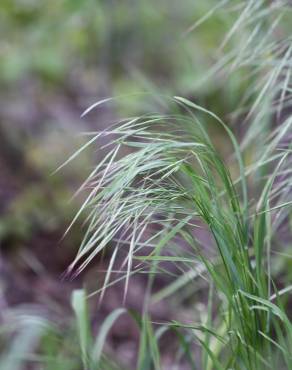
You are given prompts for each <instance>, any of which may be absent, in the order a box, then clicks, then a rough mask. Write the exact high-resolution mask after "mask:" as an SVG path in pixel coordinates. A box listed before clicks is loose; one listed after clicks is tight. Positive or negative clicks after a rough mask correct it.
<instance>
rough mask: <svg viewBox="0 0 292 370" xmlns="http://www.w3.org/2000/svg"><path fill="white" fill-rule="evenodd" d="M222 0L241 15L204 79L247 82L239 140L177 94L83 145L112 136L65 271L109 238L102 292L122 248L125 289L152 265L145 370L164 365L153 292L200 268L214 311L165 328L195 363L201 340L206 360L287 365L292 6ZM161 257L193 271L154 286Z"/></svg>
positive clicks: (215, 365)
mask: <svg viewBox="0 0 292 370" xmlns="http://www.w3.org/2000/svg"><path fill="white" fill-rule="evenodd" d="M226 4H227V5H226ZM226 4H225V3H224V4H220V6H221V5H222V6H223V5H224V6H225V5H226V6H227V8H226V9H227V10H228V9H229V10H230V11H231V12H236V14H238V18H237V19H236V20H235V21H234V24H233V26H232V27H231V29H230V32H229V33H228V34H227V35H226V37H225V39H224V40H223V42H222V45H221V47H220V49H219V52H220V53H223V54H224V57H222V58H221V59H220V60H219V62H218V63H217V64H216V65H215V66H214V68H213V70H211V71H210V73H209V77H210V76H213V75H214V73H216V74H219V75H220V76H221V77H222V78H223V79H224V78H226V76H227V78H231V79H232V78H235V80H236V81H237V84H238V81H239V85H237V89H239V90H240V89H242V88H244V90H245V92H244V94H243V98H242V100H241V105H240V107H239V109H237V111H236V112H234V113H233V114H232V115H231V116H230V117H231V118H232V119H233V120H235V121H237V122H238V120H241V121H243V131H244V137H243V140H241V141H240V142H239V141H238V140H237V138H236V137H235V136H234V134H233V132H232V130H231V129H230V128H229V126H228V125H227V124H225V123H224V122H223V121H222V120H221V119H220V118H219V117H217V116H216V115H215V114H214V113H212V112H211V111H209V110H207V109H204V108H203V107H201V106H199V105H197V104H195V103H193V102H191V101H189V100H187V99H184V98H181V97H175V98H174V99H172V100H171V103H170V104H171V108H170V109H169V110H168V111H170V112H172V113H171V114H153V115H147V114H146V115H142V116H137V117H132V118H130V119H128V120H124V121H122V122H119V123H118V124H114V125H113V126H111V127H110V128H109V129H107V130H105V131H103V132H98V133H97V132H96V133H92V135H91V136H92V138H91V139H90V141H89V142H88V143H87V144H86V145H85V146H84V147H83V148H81V149H80V151H82V150H83V149H85V148H86V147H87V146H88V145H91V144H93V143H95V142H97V141H98V140H100V139H101V138H102V137H105V136H110V137H111V138H112V141H111V144H110V146H109V148H110V150H109V151H108V153H107V155H106V156H105V158H104V160H103V161H101V162H100V163H99V164H98V165H97V166H96V168H94V169H93V171H92V173H91V174H90V176H89V177H88V179H87V180H86V181H85V184H84V185H83V188H84V187H85V188H87V189H88V190H89V194H88V197H87V199H86V201H85V202H84V204H83V206H82V207H81V210H80V212H79V213H78V214H77V216H76V217H78V216H79V215H80V213H81V212H82V211H84V210H85V209H87V210H88V229H87V232H86V234H85V237H84V241H83V243H82V245H81V247H80V250H79V251H78V254H77V256H76V259H75V260H74V262H73V263H72V265H71V266H70V271H75V273H79V272H80V271H82V269H84V268H85V267H86V266H87V264H88V263H89V262H90V261H91V260H92V259H93V258H94V257H95V256H96V255H97V253H99V252H100V251H102V250H103V249H104V248H105V247H107V246H108V245H109V244H112V245H113V246H112V248H113V252H112V254H111V260H110V263H109V266H108V271H107V274H106V278H105V281H104V285H103V287H102V288H101V289H100V290H99V292H100V294H101V298H102V297H103V294H104V291H105V289H106V287H107V286H109V285H110V284H112V282H111V281H110V279H111V272H112V271H113V269H114V266H115V263H116V260H117V256H118V255H119V253H121V254H124V256H125V257H124V259H123V264H122V269H124V271H125V274H124V279H125V297H126V294H127V290H128V287H129V280H130V276H131V275H132V274H133V273H135V272H136V273H138V272H141V270H143V266H147V271H148V274H149V284H148V289H147V291H146V292H145V303H144V311H143V312H144V314H143V318H142V324H141V333H142V334H141V346H142V350H141V351H140V352H139V353H140V356H139V360H138V367H137V368H138V369H150V368H155V369H160V368H161V365H160V360H159V344H158V342H159V340H158V339H157V338H160V336H159V334H156V336H155V335H152V330H153V328H152V325H151V323H150V322H151V318H150V317H149V313H148V307H149V304H150V303H151V300H152V301H153V300H154V301H155V300H159V299H161V298H162V297H165V296H167V295H170V294H173V293H174V292H176V291H177V290H178V289H179V288H181V287H183V286H184V285H185V284H186V282H189V281H194V279H195V278H197V277H198V276H201V275H203V277H205V278H207V279H208V281H209V284H210V293H209V303H208V310H207V311H208V315H207V320H206V321H205V322H196V323H194V324H191V325H185V324H183V323H178V322H172V323H168V324H167V325H164V326H162V328H160V329H158V332H159V330H161V331H163V330H174V331H175V332H176V333H177V335H178V337H179V338H180V340H181V341H180V344H181V349H183V352H184V353H185V355H186V357H187V358H188V359H189V363H190V366H191V368H192V369H196V368H197V367H196V365H195V363H196V361H195V359H194V358H193V356H192V349H193V343H197V344H199V345H200V346H201V359H200V361H199V362H200V365H199V367H200V368H202V369H209V370H210V369H248V370H253V369H254V370H256V369H268V368H271V369H274V368H279V369H280V368H283V369H284V368H285V369H291V368H292V357H291V355H292V354H291V348H292V326H291V322H290V321H289V318H288V313H287V306H285V302H286V300H285V299H283V297H284V296H285V295H286V294H287V293H288V292H289V291H290V290H291V285H287V286H286V287H284V288H283V289H281V290H278V289H277V283H276V281H275V280H274V276H273V275H272V263H273V256H272V252H273V245H274V244H275V240H276V238H277V235H278V234H277V230H278V228H279V226H280V225H281V224H283V222H284V223H285V222H287V217H288V216H289V210H290V206H291V177H290V174H291V170H290V167H291V145H290V140H287V137H288V138H291V125H292V119H291V115H289V114H287V113H285V112H287V111H288V112H289V107H290V102H291V91H290V90H291V89H290V88H289V86H290V83H291V50H292V49H291V37H290V36H288V37H287V34H286V33H285V27H286V25H287V23H286V22H287V19H286V20H285V19H284V21H283V18H285V17H287V15H288V17H289V15H290V14H291V13H290V11H291V9H290V8H289V4H288V3H286V2H273V3H272V4H269V5H268V4H266V2H264V1H249V2H247V3H240V2H238V3H237V4H236V6H234V7H233V5H232V4H231V3H229V2H226ZM220 6H216V7H215V8H214V10H212V11H210V12H209V13H208V14H207V15H206V19H207V18H208V17H209V16H211V15H212V14H213V11H215V10H217V8H220ZM288 19H289V18H288ZM203 21H205V19H202V21H199V22H197V23H196V24H195V25H194V26H193V27H190V29H189V31H190V32H191V31H193V30H194V29H195V28H196V27H198V26H200V25H201V23H203ZM281 22H282V23H281ZM280 23H281V24H282V27H281V28H280V29H279V24H280ZM280 30H281V32H282V34H283V36H282V35H281V32H280ZM279 34H280V35H281V36H280V37H279V36H278V35H279ZM233 76H235V77H233ZM159 99H160V101H161V99H162V98H161V97H160V98H159ZM97 105H99V104H95V105H94V106H92V108H95V107H96V106H97ZM173 105H176V107H173ZM163 109H165V104H164V105H163ZM90 110H91V108H89V110H88V111H90ZM205 122H208V123H209V124H210V123H211V124H217V125H220V126H221V127H222V128H223V129H224V130H225V133H226V136H227V137H228V138H229V140H230V143H231V145H232V147H233V152H234V158H233V159H234V161H233V162H234V163H230V162H229V163H227V162H226V161H224V160H223V158H222V156H221V155H220V153H219V152H218V150H217V149H216V148H215V146H214V144H213V142H212V140H211V138H210V136H209V133H208V130H207V128H206V127H207V126H206V124H205ZM251 151H252V152H253V153H254V154H253V155H252V156H251V155H250V152H251ZM125 153H126V154H125ZM247 156H248V157H249V161H248V162H247V161H246V160H245V157H247ZM235 165H236V167H237V170H234V167H235ZM230 168H232V169H233V170H232V173H230ZM235 174H236V175H235ZM285 220H286V221H285ZM74 221H75V220H73V222H74ZM202 225H203V226H202ZM201 227H204V228H205V229H207V230H208V232H209V235H210V238H209V244H210V245H209V246H206V245H202V243H201V241H200V238H199V237H198V230H199V228H201ZM146 231H147V232H146ZM146 235H147V236H146ZM182 245H184V248H182ZM186 245H187V251H186V249H185V246H186ZM210 246H214V248H213V249H214V250H213V251H212V252H210V251H209V249H210ZM125 251H126V252H125ZM214 251H215V253H214ZM141 254H143V255H141ZM137 261H138V262H139V264H138V265H137V263H136V262H137ZM164 261H168V262H172V263H174V264H176V265H177V264H180V266H183V267H182V269H183V270H184V271H186V272H185V273H184V274H183V275H182V279H181V278H179V279H178V280H176V281H174V282H173V283H172V284H171V285H170V286H169V287H167V288H166V289H164V290H163V292H160V293H156V294H151V288H152V285H153V282H154V279H155V274H156V273H158V272H159V271H160V265H161V263H162V262H164ZM143 263H144V265H143ZM141 266H142V267H141ZM213 287H214V288H215V289H213ZM215 301H216V302H217V304H218V308H217V309H216V310H214V308H213V305H214V302H215ZM218 302H219V303H218ZM182 333H183V334H182ZM141 354H142V355H141Z"/></svg>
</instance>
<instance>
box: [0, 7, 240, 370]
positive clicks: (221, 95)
mask: <svg viewBox="0 0 292 370" xmlns="http://www.w3.org/2000/svg"><path fill="white" fill-rule="evenodd" d="M217 3H219V2H217V1H212V0H205V1H194V0H184V1H169V0H156V1H149V0H123V1H119V0H104V1H102V0H88V1H82V0H74V1H72V0H1V2H0V35H1V40H0V84H1V92H0V94H1V99H0V311H1V312H2V316H3V317H5V320H7V317H9V314H11V313H13V314H14V313H15V312H36V313H37V314H38V315H40V316H41V317H43V318H47V319H49V320H51V321H52V322H54V323H56V325H57V326H59V327H60V328H62V330H61V332H60V333H59V336H57V337H54V339H51V342H52V343H51V347H52V348H54V346H55V347H56V346H60V348H63V347H64V348H63V349H62V350H61V351H60V352H62V353H63V354H64V353H65V354H66V356H67V357H66V356H65V357H66V358H67V360H66V361H67V365H68V367H67V368H65V365H66V364H65V365H64V363H65V362H64V357H63V359H62V360H61V359H60V362H59V363H58V362H57V365H56V363H55V364H54V366H55V367H54V369H63V368H64V369H79V368H80V367H78V366H79V365H78V364H77V362H76V361H75V364H73V363H71V362H72V359H71V358H70V356H72V354H74V353H75V350H76V346H77V344H76V342H75V341H74V339H72V332H73V331H74V329H73V328H74V324H73V323H72V316H73V313H72V309H71V305H70V296H71V292H72V290H73V289H75V288H77V287H83V286H85V287H86V288H87V289H88V290H89V291H94V290H95V289H96V288H97V287H98V284H100V282H102V280H103V277H104V272H105V269H106V266H107V263H108V259H109V256H108V255H107V254H106V253H105V254H104V255H102V256H101V257H97V258H96V260H95V261H94V263H92V264H91V265H90V266H89V267H88V268H87V269H86V270H85V271H84V272H83V273H82V274H81V275H79V276H78V277H76V278H75V279H73V280H71V279H68V278H66V277H64V275H63V273H64V272H65V271H66V268H67V267H68V265H69V264H70V262H72V260H73V258H74V255H75V253H76V251H77V249H78V247H79V244H80V242H81V240H82V236H83V233H84V229H83V228H82V222H83V221H84V219H83V218H82V217H81V218H80V219H79V220H78V222H77V223H76V224H75V225H74V227H73V228H72V230H71V231H70V233H68V235H66V237H65V238H63V234H64V232H65V230H66V228H67V227H68V225H69V223H70V221H71V220H72V218H73V217H74V214H75V213H76V212H77V210H78V208H79V207H80V205H81V202H82V196H77V197H72V196H73V194H74V192H75V191H76V190H77V189H78V187H79V186H80V184H81V183H82V181H83V180H84V178H85V176H86V175H87V174H88V172H89V170H90V168H91V166H92V164H93V163H94V162H95V161H98V160H99V158H100V151H99V148H94V149H93V150H92V151H89V152H86V153H85V154H83V155H81V156H80V157H78V159H76V160H75V161H73V162H72V163H70V165H68V166H66V167H64V168H62V169H61V170H60V171H58V172H56V173H55V172H54V171H55V170H56V169H57V168H58V167H59V166H60V165H61V164H62V163H63V162H64V161H65V160H66V159H67V158H68V157H69V156H70V155H71V154H72V153H73V152H74V151H76V150H77V149H78V147H79V146H80V145H81V144H82V143H83V142H84V138H83V136H82V135H81V133H83V132H86V131H96V130H100V129H102V128H104V127H106V126H107V125H108V124H109V123H110V122H113V120H115V119H118V118H120V117H126V116H129V115H132V114H137V113H140V112H143V111H147V110H149V109H151V105H149V102H148V100H147V99H145V98H144V97H143V95H141V94H140V93H143V92H144V93H149V94H153V96H155V95H158V94H161V95H168V96H173V95H180V96H184V97H187V98H189V99H195V100H196V101H197V102H198V103H200V104H201V105H203V106H204V107H206V108H209V109H211V110H212V111H214V112H215V113H216V114H218V115H219V116H220V117H222V118H223V119H225V120H226V121H228V122H231V123H232V119H231V118H232V116H231V115H230V113H231V112H234V111H235V110H236V108H237V106H238V105H239V104H240V99H241V97H242V90H243V89H244V86H243V85H242V83H239V82H238V78H237V77H238V76H237V75H236V74H235V75H234V77H232V78H228V79H226V78H224V75H221V74H220V73H219V72H218V74H217V73H215V74H213V75H212V78H209V74H208V73H209V71H210V69H211V68H212V66H213V65H214V63H215V62H216V61H217V60H218V56H219V55H220V50H219V49H218V46H219V45H220V43H221V42H222V40H223V38H224V35H225V33H226V30H227V29H228V28H229V27H230V25H231V24H232V16H230V14H229V13H228V12H226V11H222V10H221V9H220V8H218V9H217V10H216V9H215V10H214V12H213V13H214V14H213V15H212V17H210V18H206V20H205V21H204V22H202V24H200V25H197V26H198V27H196V28H195V30H194V31H193V28H194V27H193V26H194V25H195V26H196V21H198V20H199V19H201V18H202V17H204V16H205V15H206V14H208V11H209V10H210V9H212V8H213V7H214V6H216V4H217ZM115 96H128V97H130V98H129V99H127V104H126V103H123V104H120V105H119V106H117V105H115V104H113V105H110V104H109V105H107V104H106V105H104V106H101V107H99V108H98V109H96V110H92V112H90V114H89V115H87V116H86V117H84V118H82V119H81V118H80V115H81V113H82V112H83V111H84V110H85V109H86V108H87V107H88V106H90V105H91V104H93V103H94V102H96V101H98V100H100V99H104V98H107V97H115ZM233 123H234V122H233ZM235 130H237V132H239V133H240V127H235ZM212 138H213V139H214V141H215V144H216V145H217V147H218V148H219V150H221V151H222V153H223V154H224V155H225V154H226V155H227V154H228V150H229V149H228V145H227V146H226V141H225V140H226V139H225V138H224V135H223V134H222V132H221V131H220V130H214V131H213V133H212ZM176 273H177V272H176ZM165 279H166V280H167V279H168V278H166V277H163V276H161V278H158V279H157V282H156V285H157V286H156V289H157V291H160V289H163V287H164V285H165V284H166V283H169V282H170V281H171V278H169V279H170V280H167V281H165ZM201 288H202V287H200V286H198V288H197V289H198V291H200V289H201ZM144 289H145V279H144V277H143V276H137V277H134V278H133V279H132V281H131V289H129V294H128V297H127V306H128V307H129V308H133V309H137V310H139V308H140V306H139V304H140V303H141V300H142V296H143V292H144ZM164 293H165V292H164ZM166 293H167V292H166ZM185 296H186V297H184V296H180V297H179V298H178V297H176V298H174V299H172V300H171V301H170V303H169V302H168V303H165V302H164V301H160V303H159V305H157V306H156V309H155V314H156V318H157V319H159V318H164V319H166V318H168V317H173V315H174V313H175V314H177V315H178V317H180V318H182V317H186V318H187V317H190V316H191V315H193V308H192V307H193V306H194V305H197V306H196V307H197V311H198V312H200V310H203V309H204V307H201V306H200V305H201V303H200V302H201V301H202V300H203V301H204V299H205V298H204V297H205V295H204V293H203V292H201V294H200V292H199V295H198V296H196V297H197V298H190V296H189V295H188V290H186V291H185ZM122 297H123V291H122V289H121V285H118V284H117V285H114V286H113V287H111V288H110V289H109V290H108V292H107V293H106V296H105V298H104V300H103V302H102V304H101V305H98V303H97V300H94V299H95V298H93V303H92V325H93V328H94V330H98V327H99V325H100V323H101V322H102V320H103V318H104V317H105V316H106V315H107V314H108V313H109V312H111V310H112V309H114V308H116V307H119V306H121V305H122ZM199 298H200V299H199ZM3 317H2V319H3ZM12 317H14V316H13V315H12ZM8 322H9V320H8ZM6 338H7V337H6ZM33 338H34V337H33ZM49 339H50V338H49ZM49 339H48V340H49ZM137 339H138V333H137V331H136V329H135V327H134V325H133V324H131V322H129V321H127V319H124V320H121V321H120V322H119V323H118V324H117V325H116V326H115V327H114V329H113V332H112V333H111V336H110V338H109V342H108V346H109V350H112V352H113V353H114V357H116V358H117V359H119V363H121V364H124V366H125V367H127V368H133V364H134V363H135V356H136V355H135V353H136V350H137ZM1 345H2V349H3V351H2V352H3V353H4V355H3V356H4V357H3V356H2V357H3V358H6V357H5V356H6V354H7V353H9V350H10V349H11V347H10V346H11V342H10V341H7V340H6V339H1ZM13 345H15V343H14V342H13ZM27 345H28V348H30V346H31V347H32V348H33V346H34V345H35V342H34V339H32V340H31V342H30V341H29V340H28V339H27ZM21 348H22V347H21ZM171 348H172V347H171V342H170V343H167V342H166V344H165V349H163V350H162V353H163V361H164V363H165V364H166V366H167V363H168V361H169V363H171V355H170V354H171ZM55 360H56V361H57V359H55ZM73 362H74V361H73ZM12 364H13V366H14V367H13V368H14V369H26V368H33V369H39V368H41V367H39V366H40V365H39V364H37V361H36V364H35V363H33V364H31V363H30V364H29V365H27V364H26V363H25V362H23V361H18V362H12ZM67 365H66V366H67ZM17 366H18V367H17ZM25 366H30V367H25ZM33 366H35V367H33ZM70 366H71V367H70ZM166 368H167V367H166ZM181 369H183V365H182V367H181Z"/></svg>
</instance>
